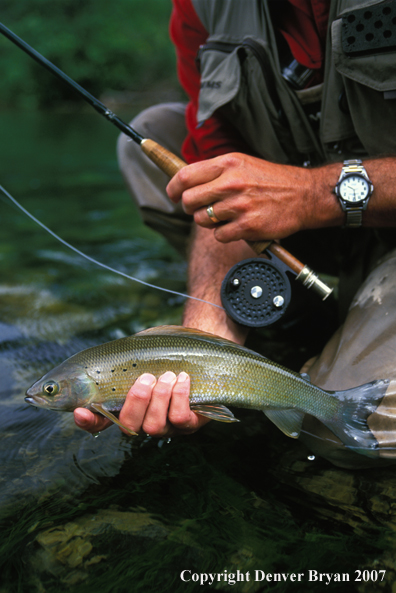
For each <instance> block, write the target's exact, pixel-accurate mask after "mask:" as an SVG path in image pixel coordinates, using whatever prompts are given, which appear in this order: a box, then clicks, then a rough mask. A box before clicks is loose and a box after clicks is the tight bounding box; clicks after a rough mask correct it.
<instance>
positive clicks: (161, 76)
mask: <svg viewBox="0 0 396 593" xmlns="http://www.w3.org/2000/svg"><path fill="white" fill-rule="evenodd" d="M171 9H172V5H171V0H114V1H112V2H109V1H108V0H19V1H18V2H15V0H3V1H2V10H1V22H2V23H3V24H4V25H5V26H6V27H8V28H9V29H11V30H12V31H13V32H14V33H16V34H17V35H18V36H19V37H21V38H22V39H23V40H24V41H26V43H28V44H29V45H31V46H32V47H34V49H36V50H37V51H38V52H40V53H41V54H42V55H44V56H45V57H46V58H47V59H48V60H50V61H51V62H53V63H54V64H56V65H57V66H58V67H59V68H60V69H61V70H63V71H64V72H66V74H68V75H69V76H70V77H71V78H73V79H74V80H77V82H79V83H80V84H81V85H82V86H83V87H85V88H87V90H89V91H90V92H91V93H93V94H94V95H96V96H97V95H100V94H101V93H102V92H104V91H108V90H125V89H131V90H135V91H136V90H141V89H147V88H150V87H152V86H153V85H154V84H157V83H159V82H161V81H164V80H168V79H173V80H175V76H176V75H175V63H174V62H175V58H174V49H173V46H172V43H171V41H170V39H169V33H168V23H169V17H170V13H171ZM0 79H1V81H2V84H1V86H0V106H3V107H9V106H13V107H15V106H16V107H19V108H36V107H49V106H54V105H56V104H59V102H64V101H71V100H75V98H76V96H75V94H74V93H73V91H72V90H70V89H69V88H68V87H67V86H66V85H65V84H64V83H62V82H61V81H58V80H57V79H56V78H55V77H54V76H52V75H51V74H49V73H48V72H47V71H46V70H45V69H44V68H43V67H42V66H40V65H39V64H37V63H36V62H34V61H33V60H32V59H31V58H29V57H28V56H27V55H26V54H24V53H23V52H22V51H21V50H20V49H18V48H17V47H16V46H14V45H13V44H12V43H11V42H10V41H9V40H8V39H6V38H5V37H3V36H2V35H0Z"/></svg>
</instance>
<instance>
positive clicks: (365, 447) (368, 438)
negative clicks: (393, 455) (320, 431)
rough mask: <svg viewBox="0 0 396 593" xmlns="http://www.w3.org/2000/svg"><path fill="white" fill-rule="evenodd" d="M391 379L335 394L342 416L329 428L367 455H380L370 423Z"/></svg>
mask: <svg viewBox="0 0 396 593" xmlns="http://www.w3.org/2000/svg"><path fill="white" fill-rule="evenodd" d="M388 385H389V381H388V380H382V379H381V380H378V381H372V382H370V383H365V384H364V385H360V386H359V387H353V388H352V389H347V390H345V391H335V392H334V393H333V395H334V397H336V398H337V400H338V401H339V402H340V409H339V413H338V414H337V415H336V417H335V418H333V419H332V420H330V421H325V422H324V423H325V424H326V426H327V427H328V428H329V429H330V430H331V431H332V432H333V433H334V434H335V435H336V436H337V437H338V438H339V439H341V441H342V442H343V443H344V444H345V445H346V446H347V447H348V448H349V449H352V450H353V451H355V452H356V453H360V454H361V455H366V456H367V457H376V456H377V455H378V448H379V445H378V442H377V440H376V438H375V437H374V435H373V433H372V432H371V430H370V428H369V427H368V424H367V418H368V417H369V416H370V414H372V413H373V412H375V410H376V409H377V407H378V405H379V403H380V401H381V400H382V398H383V397H384V395H385V392H386V390H387V388H388Z"/></svg>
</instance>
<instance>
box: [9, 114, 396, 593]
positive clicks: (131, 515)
mask: <svg viewBox="0 0 396 593" xmlns="http://www.w3.org/2000/svg"><path fill="white" fill-rule="evenodd" d="M126 119H127V116H126ZM0 129H1V130H2V143H1V148H0V150H1V165H0V171H1V178H0V183H1V184H2V185H4V186H5V187H6V189H8V190H9V191H10V192H11V193H12V194H13V195H14V196H15V197H16V198H17V199H18V200H19V201H20V202H21V203H22V204H23V206H24V207H26V208H27V209H28V210H29V211H31V212H32V213H33V214H34V215H35V216H37V217H38V218H39V219H40V220H42V221H43V222H44V223H45V224H46V225H47V226H49V227H50V228H51V229H53V230H54V231H55V232H56V233H58V234H59V235H60V236H61V237H63V238H64V239H65V240H67V241H69V242H70V243H72V244H73V245H75V246H76V247H77V248H79V249H81V250H82V251H84V252H86V253H88V254H89V255H90V256H92V257H94V258H96V259H98V260H100V261H103V262H104V263H106V264H108V265H110V266H113V267H116V268H118V269H120V270H122V271H125V272H126V273H128V274H132V275H135V276H138V277H139V278H141V279H143V280H147V281H149V282H152V283H157V284H158V285H161V286H164V287H167V288H171V289H174V290H178V291H183V290H184V289H185V265H184V263H183V262H182V261H181V260H180V258H179V257H178V256H177V254H176V253H175V252H174V251H173V250H172V249H171V248H169V247H168V246H167V245H166V244H165V242H164V241H163V240H162V239H161V238H160V237H158V236H157V235H155V234H154V233H153V232H151V231H149V230H148V229H146V228H145V227H143V226H142V224H141V222H140V219H139V216H138V213H137V211H136V209H135V208H134V206H133V204H132V203H131V201H130V199H129V197H128V195H127V193H126V191H125V190H124V187H123V184H122V180H121V177H120V174H119V172H118V167H117V163H116V159H115V141H116V135H117V132H116V131H115V130H114V129H113V128H112V126H110V125H109V124H108V123H107V122H104V121H102V120H101V118H99V117H98V116H97V115H96V114H92V115H91V114H37V113H34V114H29V113H24V114H17V113H6V114H4V113H3V114H0ZM0 219H1V223H2V224H1V227H0V376H1V382H0V405H1V415H0V431H1V439H0V459H1V467H2V471H1V475H0V516H1V518H2V529H1V531H0V549H1V554H0V561H1V563H2V568H1V570H0V575H1V576H0V591H1V593H8V592H13V591H19V592H23V593H24V592H25V591H38V592H42V591H46V592H48V593H52V592H54V593H55V592H56V593H58V592H59V591H60V592H62V591H70V590H72V591H73V592H74V591H77V592H83V591H84V592H85V591H86V592H90V591H93V590H95V591H96V592H97V593H105V592H107V591H109V592H120V593H121V592H122V593H123V592H124V591H125V592H127V591H128V592H130V591H134V592H135V591H137V592H139V591H145V592H146V591H148V592H151V591H153V592H154V591H155V592H156V591H163V592H167V591H169V592H172V593H174V592H179V591H180V592H189V591H206V590H213V589H215V590H224V591H228V590H230V587H231V590H232V591H241V592H243V593H251V592H256V591H267V590H268V591H269V590H271V591H282V592H288V591H293V592H295V591H304V592H305V591H314V592H315V591H323V590H326V591H327V590H330V589H333V590H336V591H341V592H342V591H359V592H362V593H364V592H365V591H370V592H372V591H377V590H378V591H388V590H389V591H390V590H391V587H392V583H393V581H394V580H395V579H394V568H393V567H394V564H393V562H394V560H393V552H392V550H393V549H394V543H395V542H394V539H393V537H392V536H390V535H389V534H388V531H387V529H386V525H395V524H396V519H395V518H394V510H393V509H394V507H395V503H394V496H393V493H394V491H395V484H394V480H393V472H392V471H391V470H376V471H375V472H348V471H345V470H337V469H335V468H333V467H332V466H331V465H329V464H328V463H326V462H323V461H321V460H318V459H309V453H310V452H309V451H307V450H305V449H304V448H303V447H302V446H301V445H300V444H299V443H295V442H291V441H290V440H289V439H286V438H285V437H283V435H282V434H280V433H279V431H277V430H276V429H275V428H274V427H273V426H272V425H270V424H269V423H268V421H266V419H265V418H264V417H262V415H261V414H258V413H250V412H246V411H245V412H244V411H238V416H239V417H240V418H241V420H242V422H241V423H240V424H239V425H238V426H229V425H227V426H225V425H220V424H219V423H210V424H209V425H207V426H206V427H205V428H204V429H202V430H201V431H200V432H199V433H197V434H195V435H192V436H188V437H180V438H175V439H172V441H171V442H170V443H169V444H168V443H165V442H163V441H159V442H158V441H156V440H152V439H146V438H144V437H138V438H136V439H130V438H128V437H127V436H125V435H123V434H122V433H121V432H120V431H119V430H118V429H117V428H116V427H112V428H110V429H109V430H107V431H106V432H104V433H102V434H101V435H100V437H99V438H97V439H93V438H92V437H91V436H90V435H87V434H86V433H84V432H82V431H80V430H78V429H77V428H76V427H75V425H74V423H73V419H72V415H71V414H63V415H62V414H56V413H51V412H49V411H45V410H35V409H33V408H32V407H30V406H27V405H26V404H25V403H24V400H23V396H24V392H25V390H26V388H27V387H28V386H29V385H30V384H32V383H33V382H34V381H35V380H36V379H37V378H38V377H39V376H41V375H42V374H43V373H45V372H46V371H48V370H49V369H50V368H51V367H53V366H54V365H55V364H57V363H59V362H60V361H62V360H63V359H64V358H66V357H67V356H69V355H71V354H73V353H75V352H77V351H78V350H81V349H82V348H85V347H87V346H91V345H94V344H99V343H101V342H104V341H106V340H109V339H113V338H118V337H122V336H124V335H128V334H131V333H135V332H136V331H139V330H141V329H143V328H145V327H149V326H151V325H160V324H162V323H179V322H180V316H181V310H182V303H183V299H181V298H178V297H174V296H171V295H167V294H165V293H161V292H159V291H155V290H152V289H148V288H146V287H143V286H141V285H139V284H135V283H133V282H130V281H128V280H126V279H124V278H120V277H119V276H116V275H114V274H111V273H110V272H108V271H104V270H102V269H100V268H97V267H95V266H93V265H91V264H89V263H88V262H86V261H85V260H83V259H81V258H80V257H78V256H77V255H76V254H74V253H72V252H70V251H68V250H67V249H66V248H64V247H62V246H61V245H60V244H59V243H57V242H55V240H54V239H53V238H52V237H50V236H49V235H48V234H46V233H44V231H42V230H41V229H39V228H38V227H37V226H36V225H35V224H34V223H33V222H31V221H29V220H28V219H27V218H26V217H25V216H24V215H23V214H22V213H20V212H19V211H17V210H16V209H14V208H13V207H12V206H10V204H9V203H8V202H7V201H0ZM296 343H297V340H296V341H295V342H292V341H289V340H287V341H283V342H282V341H280V339H279V337H278V336H277V335H276V334H273V333H271V332H269V333H268V335H267V341H266V347H267V350H268V351H267V352H266V353H267V355H268V356H271V357H272V358H275V359H277V360H280V361H282V362H287V363H288V364H294V366H295V367H296V368H298V366H299V364H300V363H301V362H302V361H303V360H304V358H305V357H307V355H308V353H309V352H308V350H307V347H308V346H307V344H304V343H302V341H301V337H300V338H299V340H298V344H299V346H298V347H296ZM300 359H301V360H300ZM359 569H362V570H363V569H370V571H371V572H369V573H367V574H366V575H365V576H366V577H367V575H368V581H367V579H366V581H367V582H366V581H365V580H364V579H363V578H362V577H361V580H360V581H359V580H358V581H355V578H358V577H359V573H355V571H356V570H359ZM310 570H312V571H314V570H316V571H318V574H319V573H320V572H322V573H325V572H326V573H340V574H342V575H348V576H349V579H350V580H349V581H348V582H345V580H344V582H334V583H332V584H330V585H329V586H327V585H325V582H323V581H322V582H319V581H315V580H314V578H315V573H312V575H311V576H312V579H311V580H308V577H309V571H310ZM380 570H386V575H385V576H386V581H385V582H382V583H380V582H379V579H380V577H381V574H380V573H379V571H380ZM183 571H186V572H183ZM236 571H239V573H237V572H236ZM256 571H257V572H256ZM375 571H377V572H375ZM207 573H213V574H215V575H217V576H216V582H215V583H214V584H212V585H210V586H209V585H208V583H207V582H206V584H202V585H201V584H200V579H201V582H204V580H205V576H201V575H205V574H207ZM233 573H235V574H236V575H237V576H238V582H237V583H236V584H233V582H232V580H233V579H232V577H231V576H230V575H232V574H233ZM268 573H269V575H270V576H271V575H274V574H281V573H283V574H289V573H296V574H297V573H304V577H301V581H300V582H298V580H296V581H295V582H293V581H291V580H290V579H289V578H287V580H286V581H285V580H283V581H277V580H274V579H273V580H272V581H270V580H268V578H269V577H268V578H266V577H265V575H267V574H268ZM362 574H363V573H362ZM195 575H197V576H195ZM248 575H249V577H250V580H247V578H248ZM263 575H264V576H263ZM255 577H256V580H255ZM242 578H243V579H244V580H242ZM195 579H198V580H195ZM282 579H283V577H282Z"/></svg>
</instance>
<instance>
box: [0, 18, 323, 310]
mask: <svg viewBox="0 0 396 593" xmlns="http://www.w3.org/2000/svg"><path fill="white" fill-rule="evenodd" d="M0 33H2V34H3V35H4V36H5V37H7V39H9V40H10V41H12V43H14V44H15V45H16V46H18V47H19V48H20V49H22V50H23V51H24V52H25V53H27V54H28V55H29V56H30V57H31V58H33V59H34V60H35V61H36V62H38V63H39V64H40V65H41V66H44V68H46V69H47V70H49V71H50V72H52V74H54V75H55V76H56V77H57V78H59V79H60V80H62V81H63V82H65V83H66V84H68V85H69V86H70V87H72V88H73V89H74V91H75V92H76V93H77V94H78V95H79V96H80V97H81V98H82V99H84V100H85V101H86V102H87V103H89V105H91V106H92V107H93V108H94V109H96V111H98V113H100V114H101V115H102V116H103V117H105V118H106V119H107V120H108V121H110V122H111V123H112V124H113V125H115V126H116V127H117V128H118V129H119V130H121V132H123V133H124V134H126V135H127V136H129V138H131V139H132V140H133V141H134V142H136V143H137V144H139V145H140V147H141V149H142V151H143V152H144V153H145V154H146V155H147V156H148V157H149V158H150V159H151V160H152V161H153V162H154V163H155V164H156V165H157V166H158V167H159V168H160V169H161V170H162V171H163V172H164V173H166V174H167V175H168V176H169V177H173V176H174V175H175V174H176V173H177V172H178V171H180V169H181V168H182V167H185V166H186V165H187V163H185V162H184V161H183V160H182V159H180V158H179V157H178V156H176V155H175V154H173V153H172V152H170V151H169V150H167V149H166V148H164V147H163V146H161V145H160V144H158V143H157V142H155V141H154V140H151V139H150V138H144V137H143V136H141V135H140V134H139V133H138V132H137V131H136V130H134V129H133V128H132V127H131V126H130V125H128V124H126V123H125V122H124V121H123V120H122V119H121V118H119V117H118V116H117V115H116V114H115V113H113V112H112V111H111V110H110V109H108V108H107V107H106V105H104V104H103V103H102V102H101V101H99V100H98V99H96V98H95V97H94V96H93V95H91V93H89V92H88V91H87V90H85V89H84V88H83V87H82V86H80V85H79V84H78V83H77V82H75V81H74V80H73V79H72V78H70V77H69V76H67V74H65V73H64V72H62V70H60V69H59V68H58V67H57V66H55V65H54V64H52V62H50V61H49V60H47V58H45V57H44V56H42V55H41V54H40V53H38V52H37V51H36V50H35V49H33V48H32V47H31V46H30V45H28V44H27V43H26V42H25V41H23V40H22V39H21V38H20V37H18V36H17V35H15V33H13V32H12V31H11V30H10V29H8V28H7V27H6V26H5V25H3V24H2V23H0ZM247 243H248V244H249V245H250V247H251V248H252V249H253V251H255V253H256V254H257V255H261V254H262V253H263V252H264V251H265V250H267V249H268V250H269V251H271V252H272V253H273V254H274V255H276V257H278V258H279V259H280V260H281V261H283V262H284V263H285V264H286V265H287V266H288V267H289V268H290V269H291V270H292V271H293V272H294V273H295V274H296V279H297V280H299V281H300V282H302V284H303V285H304V286H306V287H307V288H312V289H313V290H314V291H315V292H316V293H318V294H319V295H320V296H321V298H322V300H325V299H326V298H327V297H328V296H329V295H330V293H331V292H332V289H331V288H329V287H328V286H327V285H326V284H325V283H324V282H322V280H320V279H319V278H318V276H317V275H316V274H315V273H314V272H313V271H312V270H311V269H310V268H309V267H308V266H305V265H304V264H303V263H301V262H300V261H299V260H298V259H296V258H295V257H294V256H293V255H291V254H290V253H289V252H288V251H287V250H286V249H284V248H283V247H282V246H281V245H278V244H276V243H273V242H271V241H247Z"/></svg>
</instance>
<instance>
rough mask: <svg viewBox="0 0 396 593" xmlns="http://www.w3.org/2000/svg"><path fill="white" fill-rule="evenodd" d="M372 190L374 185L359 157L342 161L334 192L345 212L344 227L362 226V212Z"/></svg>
mask: <svg viewBox="0 0 396 593" xmlns="http://www.w3.org/2000/svg"><path fill="white" fill-rule="evenodd" d="M373 191H374V186H373V184H372V183H371V181H370V179H369V176H368V175H367V171H366V169H365V168H364V166H363V164H362V161H361V160H360V159H352V160H349V161H344V166H343V167H342V170H341V175H340V178H339V180H338V183H337V185H336V186H335V188H334V192H335V194H336V196H337V197H338V199H339V201H340V204H341V208H342V209H343V210H344V212H345V213H346V223H345V226H346V227H349V228H351V227H352V228H356V227H360V226H362V216H363V212H364V210H366V208H367V204H368V203H369V199H370V197H371V195H372V193H373Z"/></svg>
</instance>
